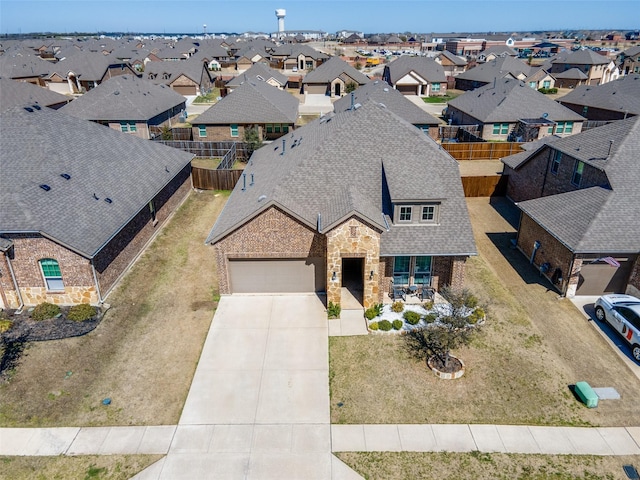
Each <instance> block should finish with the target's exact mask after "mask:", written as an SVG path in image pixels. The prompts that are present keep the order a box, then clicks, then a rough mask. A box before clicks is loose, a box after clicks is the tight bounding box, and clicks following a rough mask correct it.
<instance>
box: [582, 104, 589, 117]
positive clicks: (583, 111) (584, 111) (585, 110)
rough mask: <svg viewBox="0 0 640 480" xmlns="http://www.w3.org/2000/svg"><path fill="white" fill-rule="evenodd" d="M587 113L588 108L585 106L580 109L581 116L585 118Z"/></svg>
mask: <svg viewBox="0 0 640 480" xmlns="http://www.w3.org/2000/svg"><path fill="white" fill-rule="evenodd" d="M588 111H589V107H588V106H586V105H585V106H584V107H582V116H583V117H586V116H587V112H588Z"/></svg>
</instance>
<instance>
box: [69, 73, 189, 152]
mask: <svg viewBox="0 0 640 480" xmlns="http://www.w3.org/2000/svg"><path fill="white" fill-rule="evenodd" d="M186 108H187V107H186V100H185V98H184V97H183V96H182V95H180V94H179V93H176V92H175V91H173V90H172V89H170V88H169V87H167V86H165V85H156V84H154V83H151V82H150V81H148V80H142V79H140V78H138V77H135V76H131V75H120V76H118V77H113V78H111V79H109V80H107V81H106V82H104V83H101V84H100V85H98V86H97V87H96V88H94V89H92V90H90V91H88V92H87V93H85V94H84V95H82V96H81V97H79V98H77V99H76V100H74V101H73V102H72V103H70V104H69V105H67V106H66V107H64V108H63V111H64V113H66V114H68V115H73V116H74V117H78V118H82V119H83V120H90V121H92V122H96V123H99V124H101V125H106V126H108V127H110V128H113V129H114V130H118V131H119V132H125V133H130V134H131V135H135V136H137V137H140V138H144V139H147V140H148V139H151V138H153V137H154V136H156V135H158V134H159V133H160V131H161V128H162V127H163V126H164V125H166V126H168V127H171V125H172V124H173V123H177V122H178V117H179V116H180V114H181V113H182V112H184V111H185V110H186Z"/></svg>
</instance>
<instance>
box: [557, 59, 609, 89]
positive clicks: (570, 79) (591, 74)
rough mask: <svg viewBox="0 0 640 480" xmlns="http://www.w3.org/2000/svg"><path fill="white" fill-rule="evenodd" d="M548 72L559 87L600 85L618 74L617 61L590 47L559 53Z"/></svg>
mask: <svg viewBox="0 0 640 480" xmlns="http://www.w3.org/2000/svg"><path fill="white" fill-rule="evenodd" d="M548 72H549V73H550V74H551V75H553V76H554V78H555V79H556V86H557V87H559V88H575V87H577V86H578V85H600V84H602V83H607V82H609V81H611V80H613V79H615V78H617V76H618V74H617V67H616V65H615V62H613V61H612V60H611V59H609V58H607V57H605V56H604V55H599V54H597V53H596V52H594V51H593V50H589V49H586V50H576V51H573V52H571V51H570V52H562V53H560V54H558V55H557V56H556V57H555V58H554V59H553V60H551V66H550V68H549V69H548Z"/></svg>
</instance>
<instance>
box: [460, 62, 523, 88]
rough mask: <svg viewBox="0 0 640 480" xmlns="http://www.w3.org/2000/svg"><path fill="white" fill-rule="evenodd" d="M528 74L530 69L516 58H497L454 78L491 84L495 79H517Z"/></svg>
mask: <svg viewBox="0 0 640 480" xmlns="http://www.w3.org/2000/svg"><path fill="white" fill-rule="evenodd" d="M530 72H531V67H530V66H529V65H527V64H526V63H524V62H522V61H520V60H518V59H517V58H513V57H504V58H502V57H499V58H496V59H494V60H491V61H489V62H486V63H483V64H481V65H478V66H477V67H474V68H470V69H469V70H467V71H465V72H463V73H461V74H460V75H458V76H457V77H456V78H461V79H464V80H470V81H476V82H481V83H489V82H493V80H494V79H495V78H497V79H501V78H504V77H507V76H512V77H514V78H518V76H519V75H521V74H524V75H525V76H528V75H529V73H530Z"/></svg>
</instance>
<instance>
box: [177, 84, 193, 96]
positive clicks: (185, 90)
mask: <svg viewBox="0 0 640 480" xmlns="http://www.w3.org/2000/svg"><path fill="white" fill-rule="evenodd" d="M171 88H173V90H174V91H175V92H176V93H179V94H180V95H184V96H187V95H197V94H198V92H197V90H196V86H195V85H172V86H171Z"/></svg>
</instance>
